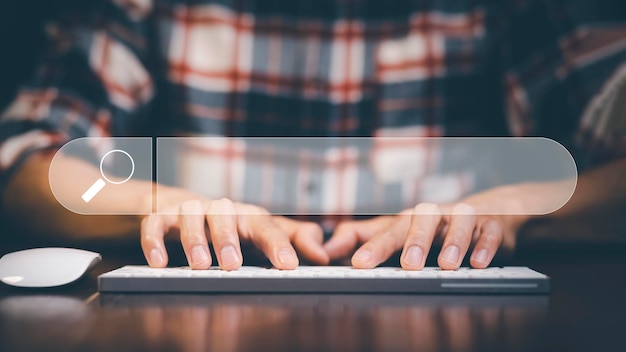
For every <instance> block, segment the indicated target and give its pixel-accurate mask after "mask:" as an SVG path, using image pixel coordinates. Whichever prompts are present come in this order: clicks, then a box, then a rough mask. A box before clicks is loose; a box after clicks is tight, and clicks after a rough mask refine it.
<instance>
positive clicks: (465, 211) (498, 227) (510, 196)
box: [324, 187, 528, 270]
mask: <svg viewBox="0 0 626 352" xmlns="http://www.w3.org/2000/svg"><path fill="white" fill-rule="evenodd" d="M515 194H516V192H515V189H514V188H510V187H503V188H498V189H494V190H490V191H486V192H483V193H479V194H476V195H474V196H471V197H469V198H466V199H464V200H463V201H462V202H460V203H457V204H445V205H438V204H429V203H422V204H418V205H417V206H416V207H415V208H413V209H407V210H405V211H403V212H401V213H400V214H398V215H395V216H379V217H376V218H372V219H368V220H361V221H348V222H344V223H341V224H339V226H338V227H337V228H336V230H335V231H334V233H333V235H332V237H331V238H330V240H329V241H328V242H327V243H326V244H324V249H325V250H326V252H327V253H328V256H329V258H330V259H331V260H338V259H343V258H347V257H348V256H349V255H350V254H352V253H353V251H354V250H355V248H357V246H358V247H359V248H358V249H356V251H355V252H354V255H353V256H352V258H351V261H352V265H353V266H354V267H355V268H373V267H375V266H377V265H379V264H380V263H382V262H384V261H385V260H387V259H388V258H389V257H390V256H391V255H392V254H393V253H395V252H396V251H398V250H399V249H402V255H401V257H400V265H401V266H402V268H404V269H407V270H420V269H422V268H423V267H424V265H425V262H426V257H427V256H428V253H429V251H430V248H431V246H432V244H433V243H434V242H438V243H442V247H441V252H440V253H439V257H438V264H439V267H441V268H442V269H449V270H454V269H457V268H458V267H459V266H460V265H461V262H462V261H463V258H464V257H465V255H466V253H467V252H468V250H469V249H470V247H473V250H472V254H471V257H470V264H471V266H472V267H474V268H486V267H487V266H488V265H489V263H491V261H492V259H493V257H494V256H495V254H496V252H497V251H498V250H500V249H503V250H513V248H514V246H515V241H516V234H517V231H518V229H519V228H520V227H521V225H522V224H523V223H524V222H525V221H526V220H527V219H528V216H526V215H511V214H524V211H523V205H522V203H521V202H519V201H518V200H517V199H516V198H515ZM494 210H498V212H500V213H501V214H507V215H481V214H486V213H489V214H494V213H495V212H494Z"/></svg>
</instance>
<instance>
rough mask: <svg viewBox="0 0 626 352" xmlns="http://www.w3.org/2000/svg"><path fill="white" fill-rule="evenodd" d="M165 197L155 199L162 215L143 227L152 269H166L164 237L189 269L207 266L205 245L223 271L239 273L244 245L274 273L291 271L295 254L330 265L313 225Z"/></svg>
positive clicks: (178, 193)
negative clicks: (175, 244) (175, 242)
mask: <svg viewBox="0 0 626 352" xmlns="http://www.w3.org/2000/svg"><path fill="white" fill-rule="evenodd" d="M163 188H164V189H165V187H163ZM159 191H160V192H161V188H159ZM166 192H167V195H164V196H161V195H160V198H159V201H160V204H162V203H166V204H165V205H164V207H163V208H162V209H163V211H160V212H157V213H153V214H150V215H148V216H146V217H145V218H143V220H142V221H141V247H142V249H143V253H144V255H145V257H146V259H147V260H148V263H149V265H150V266H151V267H156V268H162V267H165V266H167V262H168V256H167V251H166V249H165V243H164V238H165V236H177V237H178V238H179V239H180V242H181V243H182V246H183V249H184V251H185V255H186V257H187V261H188V263H189V266H190V267H191V268H192V269H208V268H209V267H210V266H211V264H212V263H211V255H210V252H209V243H211V244H212V245H213V248H214V250H215V254H216V257H217V261H218V263H217V264H218V265H219V266H220V268H221V269H223V270H237V269H239V267H241V265H242V264H243V256H242V253H241V243H242V242H244V243H251V244H253V245H254V246H255V247H257V248H258V249H260V250H261V251H262V252H263V253H264V254H265V256H266V257H267V258H268V259H269V260H270V262H271V263H272V264H273V265H274V267H276V268H277V269H295V268H296V267H297V266H298V263H299V259H298V256H297V254H296V253H299V254H300V255H301V256H302V257H303V258H304V259H306V260H308V261H310V262H311V263H313V264H319V265H325V264H328V262H329V258H328V255H327V254H326V252H325V251H324V249H323V247H322V242H323V237H324V236H323V231H322V228H321V227H320V226H319V225H317V224H315V223H312V222H303V221H297V220H293V219H289V218H286V217H284V216H273V215H271V214H270V213H269V212H268V211H267V210H265V209H263V208H261V207H258V206H254V205H250V204H243V203H235V202H233V201H231V200H229V199H224V198H223V199H219V200H209V199H206V198H203V197H200V196H196V195H194V194H192V193H189V192H187V191H184V190H179V189H175V188H167V189H166ZM163 200H165V201H163Z"/></svg>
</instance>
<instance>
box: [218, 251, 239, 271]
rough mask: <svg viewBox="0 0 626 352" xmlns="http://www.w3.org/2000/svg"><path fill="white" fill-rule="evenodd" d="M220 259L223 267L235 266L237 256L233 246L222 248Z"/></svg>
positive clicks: (237, 259)
mask: <svg viewBox="0 0 626 352" xmlns="http://www.w3.org/2000/svg"><path fill="white" fill-rule="evenodd" d="M220 257H221V259H222V266H223V267H231V266H233V265H236V264H237V262H238V261H239V256H238V255H237V251H236V250H235V247H233V246H226V247H224V248H222V250H221V251H220Z"/></svg>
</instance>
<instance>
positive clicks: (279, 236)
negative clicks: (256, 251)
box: [248, 215, 298, 270]
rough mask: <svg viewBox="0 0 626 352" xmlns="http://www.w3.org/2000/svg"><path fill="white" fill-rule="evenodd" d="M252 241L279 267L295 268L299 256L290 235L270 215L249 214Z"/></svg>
mask: <svg viewBox="0 0 626 352" xmlns="http://www.w3.org/2000/svg"><path fill="white" fill-rule="evenodd" d="M248 222H249V224H250V231H251V235H250V236H251V239H252V242H253V243H254V244H255V245H256V246H257V247H258V248H260V249H261V250H262V251H263V253H265V256H266V257H267V258H268V259H269V260H270V262H272V265H274V267H276V268H277V269H284V270H288V269H295V268H296V267H297V266H298V256H297V255H296V251H295V249H294V248H293V247H292V246H291V241H290V240H289V235H287V233H286V232H285V231H283V230H282V229H281V228H279V227H278V226H276V224H274V222H273V221H272V218H271V216H269V215H249V218H248Z"/></svg>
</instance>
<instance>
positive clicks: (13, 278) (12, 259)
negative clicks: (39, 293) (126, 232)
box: [0, 248, 102, 287]
mask: <svg viewBox="0 0 626 352" xmlns="http://www.w3.org/2000/svg"><path fill="white" fill-rule="evenodd" d="M101 260H102V257H101V256H100V254H98V253H94V252H89V251H85V250H81V249H72V248H34V249H26V250H23V251H18V252H13V253H9V254H6V255H5V256H3V257H2V258H0V281H2V282H4V283H5V284H7V285H11V286H18V287H55V286H62V285H66V284H69V283H71V282H74V281H76V280H78V279H79V278H81V277H82V276H83V275H84V274H85V273H87V272H88V271H89V270H91V269H92V268H93V267H94V266H95V265H96V264H98V263H99V262H100V261H101Z"/></svg>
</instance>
